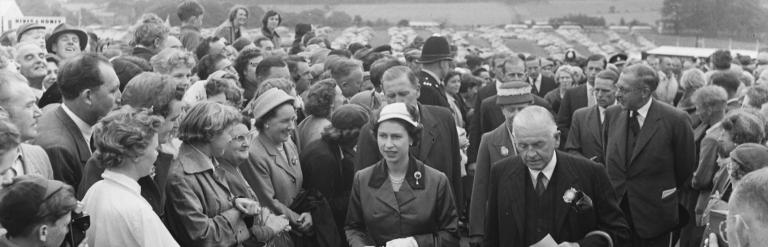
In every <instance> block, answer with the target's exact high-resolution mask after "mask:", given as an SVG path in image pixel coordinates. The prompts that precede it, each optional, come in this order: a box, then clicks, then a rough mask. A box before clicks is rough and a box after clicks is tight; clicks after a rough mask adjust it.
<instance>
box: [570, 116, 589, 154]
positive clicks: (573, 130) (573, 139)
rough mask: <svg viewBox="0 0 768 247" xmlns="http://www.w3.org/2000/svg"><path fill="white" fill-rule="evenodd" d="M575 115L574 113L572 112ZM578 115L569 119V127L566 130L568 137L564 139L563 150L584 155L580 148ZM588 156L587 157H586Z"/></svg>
mask: <svg viewBox="0 0 768 247" xmlns="http://www.w3.org/2000/svg"><path fill="white" fill-rule="evenodd" d="M574 115H576V114H574ZM579 120H580V118H579V117H574V118H573V119H572V120H571V127H570V129H569V131H568V138H566V141H565V151H567V152H570V153H573V154H578V155H581V156H584V154H582V151H583V150H582V149H581V143H580V141H581V121H579ZM587 158H589V157H587Z"/></svg>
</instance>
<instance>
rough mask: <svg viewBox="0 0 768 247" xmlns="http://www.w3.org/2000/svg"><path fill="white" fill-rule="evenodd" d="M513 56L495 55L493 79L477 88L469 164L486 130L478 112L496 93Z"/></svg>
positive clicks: (468, 153)
mask: <svg viewBox="0 0 768 247" xmlns="http://www.w3.org/2000/svg"><path fill="white" fill-rule="evenodd" d="M510 57H511V56H509V55H507V54H502V53H499V54H496V55H493V57H491V58H490V61H491V64H490V65H491V72H492V73H493V75H494V78H493V80H492V81H491V82H490V83H488V84H486V85H485V86H482V87H480V89H478V90H477V94H475V102H474V103H473V104H474V107H473V108H472V109H475V114H472V119H471V120H470V123H469V133H468V134H469V149H468V150H467V158H468V159H469V160H468V162H467V163H468V164H472V163H474V162H475V158H477V150H478V148H479V147H480V138H481V137H482V136H483V133H485V132H484V131H482V130H481V129H480V114H477V112H479V110H478V109H480V107H481V106H482V103H483V100H485V99H487V98H488V97H491V96H494V95H496V87H497V86H498V85H499V84H500V83H501V81H500V79H499V76H501V75H503V74H504V64H505V63H506V60H507V59H509V58H510Z"/></svg>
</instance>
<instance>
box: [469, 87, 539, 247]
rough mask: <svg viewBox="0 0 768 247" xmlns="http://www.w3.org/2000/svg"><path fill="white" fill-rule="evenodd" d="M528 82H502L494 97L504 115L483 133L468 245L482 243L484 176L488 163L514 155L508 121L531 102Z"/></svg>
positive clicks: (485, 189) (473, 190)
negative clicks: (496, 124)
mask: <svg viewBox="0 0 768 247" xmlns="http://www.w3.org/2000/svg"><path fill="white" fill-rule="evenodd" d="M530 88H531V85H530V84H528V83H525V82H521V81H518V82H514V81H513V82H508V83H502V84H501V86H500V87H499V92H498V96H496V97H494V98H495V99H496V103H497V104H498V105H499V106H500V108H501V111H502V113H503V114H504V118H505V119H506V120H505V121H504V124H502V125H500V126H499V127H497V128H496V129H494V130H493V131H491V132H488V133H485V134H483V138H482V140H481V141H480V149H479V150H478V152H477V162H476V163H475V177H474V180H473V184H472V194H471V197H472V200H470V202H469V236H470V238H471V239H470V244H473V245H477V244H479V243H481V242H482V239H483V236H484V235H485V215H486V212H485V210H486V203H487V202H488V179H489V177H490V176H491V164H493V163H496V162H497V161H499V160H501V159H503V158H506V157H509V156H515V155H517V150H516V149H515V145H514V140H513V136H512V131H511V129H512V120H513V119H514V117H515V115H516V114H517V113H518V112H520V110H522V109H523V108H525V107H527V106H529V105H531V103H532V102H533V94H531V89H530Z"/></svg>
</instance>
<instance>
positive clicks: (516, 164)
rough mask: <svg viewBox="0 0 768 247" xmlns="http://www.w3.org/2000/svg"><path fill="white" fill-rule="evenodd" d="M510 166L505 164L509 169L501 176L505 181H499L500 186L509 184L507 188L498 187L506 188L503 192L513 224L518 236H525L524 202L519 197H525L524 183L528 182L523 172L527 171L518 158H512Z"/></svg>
mask: <svg viewBox="0 0 768 247" xmlns="http://www.w3.org/2000/svg"><path fill="white" fill-rule="evenodd" d="M510 163H511V164H505V165H509V166H510V169H507V171H509V172H508V174H507V176H501V177H503V178H507V179H505V181H500V184H506V183H509V186H499V187H501V188H506V191H505V192H504V193H505V194H506V195H507V196H506V198H508V200H509V204H508V205H511V207H512V208H511V212H512V217H513V218H514V219H515V224H516V225H517V231H518V234H519V235H520V236H522V235H523V234H525V231H524V230H523V229H525V200H521V197H525V184H524V183H525V182H529V181H527V179H526V176H525V172H526V171H527V169H525V164H523V163H522V161H521V160H520V158H519V157H517V158H514V159H513V160H512V161H510Z"/></svg>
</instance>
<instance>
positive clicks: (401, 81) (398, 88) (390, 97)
mask: <svg viewBox="0 0 768 247" xmlns="http://www.w3.org/2000/svg"><path fill="white" fill-rule="evenodd" d="M381 86H382V88H383V89H384V96H385V97H386V100H387V104H392V103H405V104H408V105H412V106H416V105H417V104H418V103H417V100H418V99H419V90H418V89H416V86H415V85H413V84H412V83H411V81H410V80H408V77H406V76H400V77H398V78H396V79H394V80H384V81H382V82H381Z"/></svg>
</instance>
